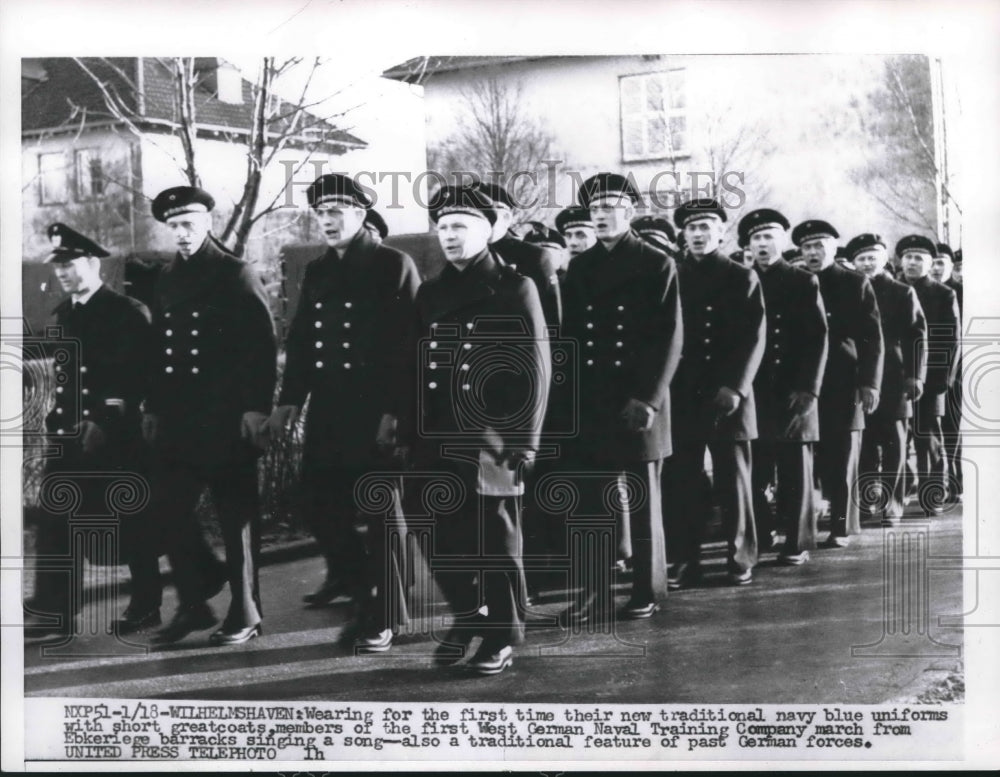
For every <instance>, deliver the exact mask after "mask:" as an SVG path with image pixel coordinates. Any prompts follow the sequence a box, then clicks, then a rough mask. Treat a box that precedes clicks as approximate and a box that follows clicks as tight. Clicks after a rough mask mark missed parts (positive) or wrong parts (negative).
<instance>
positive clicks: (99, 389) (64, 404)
mask: <svg viewBox="0 0 1000 777" xmlns="http://www.w3.org/2000/svg"><path fill="white" fill-rule="evenodd" d="M48 236H49V239H50V241H51V242H52V253H51V254H50V255H49V257H48V258H47V259H46V261H48V262H51V263H52V264H53V267H54V270H55V275H56V279H57V280H58V281H59V284H60V287H61V288H62V290H63V291H64V292H68V293H69V296H68V297H67V298H66V299H65V300H63V301H62V302H61V303H60V304H59V305H58V306H57V307H56V309H55V310H54V311H53V313H54V315H55V324H56V326H58V327H60V329H61V330H62V338H63V340H64V341H66V347H63V346H61V345H60V344H59V343H53V344H51V346H50V347H49V348H48V351H49V355H50V356H51V357H52V358H53V361H54V369H55V375H56V389H55V406H54V407H53V408H52V411H51V412H50V413H49V414H48V416H47V417H46V419H45V426H46V431H47V432H48V434H49V437H50V442H51V443H52V444H54V445H57V446H59V449H60V450H59V455H58V456H56V457H54V458H50V459H48V461H47V464H46V480H48V481H49V483H51V484H53V485H52V486H51V487H52V488H58V487H59V486H58V484H57V481H59V480H61V479H63V478H66V479H67V480H69V481H71V482H72V483H74V485H75V486H76V490H77V491H78V492H79V498H80V502H79V506H78V512H79V513H80V514H81V515H88V514H90V515H101V514H104V513H106V511H107V507H106V500H105V497H106V494H107V493H108V491H109V487H113V481H111V480H109V481H102V480H101V478H100V476H108V477H110V476H112V475H113V474H114V473H122V474H126V473H134V474H135V475H136V476H142V475H143V474H144V469H143V459H144V454H145V451H144V446H143V443H142V437H141V434H140V412H139V404H140V402H141V401H142V395H143V389H144V384H143V379H144V375H145V372H146V370H145V366H144V365H145V361H146V358H147V355H148V352H149V339H150V327H149V311H148V310H147V309H146V307H145V306H144V305H143V304H142V303H140V302H138V301H136V300H134V299H131V298H130V297H126V296H123V295H121V294H118V293H117V292H115V291H112V290H111V289H110V288H108V287H107V286H106V285H104V284H103V282H102V281H101V261H100V259H101V257H104V256H108V252H107V251H105V250H104V249H103V248H101V247H100V246H99V245H97V244H96V243H95V242H93V241H92V240H90V239H89V238H87V237H84V236H83V235H81V234H80V233H79V232H77V231H75V230H74V229H72V228H71V227H68V226H66V225H65V224H58V223H57V224H52V225H51V226H49V228H48ZM42 488H43V499H42V503H43V516H42V519H41V523H40V525H39V527H38V532H37V535H36V553H37V556H38V557H39V559H46V558H47V557H49V558H50V557H59V556H61V557H70V556H72V557H73V569H72V572H71V574H72V576H73V579H72V581H71V580H70V579H69V578H67V577H66V576H65V575H62V574H57V573H53V572H51V571H47V570H43V569H41V568H39V569H37V570H36V573H35V594H34V597H33V599H32V601H31V604H30V609H29V612H27V613H26V616H25V626H26V627H27V631H26V635H27V636H29V637H44V636H63V637H68V636H69V635H70V634H71V632H72V625H73V621H74V619H75V617H76V615H78V608H79V606H80V591H81V588H82V584H83V558H80V557H77V556H76V551H75V549H74V548H72V547H71V541H70V527H69V525H68V523H67V515H66V514H65V513H56V512H54V511H52V510H46V509H44V505H45V504H46V502H47V501H49V500H47V499H46V498H45V497H44V491H45V490H46V489H47V488H49V486H46V485H45V484H44V483H43V486H42ZM133 518H134V521H133ZM141 524H142V520H141V517H135V516H132V517H130V518H128V519H126V524H125V525H123V526H121V527H120V529H121V531H120V533H119V536H118V541H119V545H118V547H119V549H120V555H121V556H124V557H125V558H128V559H130V558H131V557H130V555H129V551H130V549H131V546H132V542H133V540H132V534H133V531H132V530H134V529H136V528H137V527H138V526H141ZM93 560H95V561H97V559H93ZM101 561H103V563H105V564H107V563H111V564H117V563H119V559H118V558H113V559H102V560H101ZM156 593H157V595H156V596H154V597H150V598H148V599H143V598H142V596H141V592H136V591H133V595H132V601H131V603H130V605H129V607H128V608H127V609H126V611H125V615H124V617H123V620H121V621H119V623H118V629H117V630H118V633H119V634H127V633H131V632H135V631H139V630H141V629H145V628H149V627H152V626H156V625H158V624H159V623H160V600H159V596H158V593H159V592H156Z"/></svg>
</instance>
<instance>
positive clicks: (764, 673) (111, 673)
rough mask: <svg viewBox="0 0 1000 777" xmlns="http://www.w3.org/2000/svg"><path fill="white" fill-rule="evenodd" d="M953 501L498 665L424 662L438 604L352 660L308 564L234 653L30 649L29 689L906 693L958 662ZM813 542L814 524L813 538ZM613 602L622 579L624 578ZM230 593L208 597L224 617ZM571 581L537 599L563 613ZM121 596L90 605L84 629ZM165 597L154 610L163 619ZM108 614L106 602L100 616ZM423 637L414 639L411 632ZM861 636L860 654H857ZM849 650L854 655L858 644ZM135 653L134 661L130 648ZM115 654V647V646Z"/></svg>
mask: <svg viewBox="0 0 1000 777" xmlns="http://www.w3.org/2000/svg"><path fill="white" fill-rule="evenodd" d="M961 529H962V516H961V512H960V511H956V512H954V513H952V514H949V515H945V516H943V517H941V518H937V519H934V520H933V521H930V522H926V521H923V520H917V519H910V520H907V521H906V522H904V525H903V527H901V528H900V529H898V530H889V531H885V530H882V529H880V528H874V527H872V528H866V529H865V531H864V533H863V534H862V535H861V536H860V537H857V538H855V542H854V544H853V545H852V546H851V547H850V548H847V549H843V550H818V551H816V552H815V553H814V554H813V560H812V561H811V562H810V563H809V564H807V565H805V566H804V567H801V568H786V567H778V566H776V565H775V564H774V555H773V554H768V555H765V556H764V559H763V561H762V563H761V565H760V566H759V567H758V568H757V571H756V575H755V581H754V583H753V585H751V586H749V587H746V588H730V587H728V586H725V585H723V581H724V575H723V572H724V557H723V556H724V551H723V548H722V546H721V545H716V546H709V547H707V548H706V554H707V555H708V556H709V557H710V566H709V568H708V571H709V572H710V573H712V574H711V575H710V576H709V577H708V578H707V579H706V580H705V583H704V587H702V588H698V589H694V590H689V591H682V592H679V593H676V594H673V593H672V594H671V595H670V597H669V599H668V601H667V603H666V604H665V606H664V608H663V610H662V611H661V612H660V613H659V614H657V615H656V616H655V617H654V618H653V619H651V620H649V621H642V622H623V623H621V624H618V625H617V626H616V627H615V629H614V632H615V633H614V634H613V635H612V634H607V633H597V634H595V633H588V632H581V633H575V634H573V633H571V634H567V633H564V632H560V631H557V630H533V631H531V632H530V633H529V636H528V639H527V643H526V644H525V645H524V646H522V647H521V648H520V649H519V650H518V651H517V653H516V656H515V662H514V666H513V668H512V669H511V670H509V671H507V672H505V673H504V674H503V675H500V676H498V677H493V678H479V677H475V676H472V675H470V674H469V673H468V672H466V671H463V670H462V668H461V666H459V667H454V668H450V669H436V668H433V667H432V666H431V663H430V659H429V655H430V652H431V650H432V649H433V646H434V643H433V641H432V639H431V638H430V636H429V635H428V634H427V633H426V629H427V628H428V626H429V624H430V623H431V622H436V624H437V625H436V626H435V627H434V628H435V629H436V630H437V631H438V632H439V633H440V632H441V631H443V630H444V628H445V627H446V623H447V621H446V620H445V617H446V616H445V613H444V611H443V610H436V611H434V612H432V613H431V616H432V617H430V618H427V619H424V620H422V621H421V622H419V623H418V624H416V625H417V629H416V630H417V633H414V634H411V635H407V636H404V637H401V638H399V639H398V640H397V644H396V645H395V646H394V647H393V649H392V651H391V652H390V653H388V654H383V655H379V656H354V655H353V654H352V653H351V651H350V650H348V649H344V648H340V647H338V646H337V644H336V640H337V636H338V635H339V634H340V632H341V629H342V627H343V626H344V623H345V619H346V617H347V608H346V607H345V606H342V605H338V604H336V603H335V604H334V605H332V606H329V607H325V608H320V609H307V608H305V607H304V606H303V605H301V604H300V598H301V595H302V593H303V592H305V591H308V590H312V588H313V587H314V586H315V584H316V583H317V581H318V580H319V579H320V577H321V574H322V564H323V562H322V561H321V560H320V559H318V558H306V559H299V560H296V561H289V562H285V563H279V564H275V565H272V566H267V567H265V568H264V569H263V570H262V573H261V584H262V591H263V593H264V610H265V613H266V617H265V621H264V624H265V628H266V632H265V635H264V636H263V637H262V638H260V639H257V640H254V641H252V642H250V643H248V644H246V645H242V646H238V647H234V648H224V649H220V648H213V647H210V646H209V645H208V642H207V639H208V634H209V632H207V631H206V632H199V633H197V634H193V635H191V636H189V637H188V638H187V639H186V640H184V641H183V642H182V643H180V644H179V645H178V646H176V647H174V648H172V649H167V650H158V651H153V650H149V649H148V648H146V647H145V646H143V645H139V646H135V645H131V646H127V645H119V644H117V643H116V642H115V640H114V639H113V638H112V637H110V636H94V637H86V638H82V639H79V640H77V641H75V642H74V643H72V644H71V645H69V646H67V647H66V648H64V652H65V651H69V652H71V653H72V655H64V656H43V655H41V651H40V648H39V646H37V645H33V646H26V649H25V678H24V680H25V693H26V694H27V695H34V696H71V697H79V696H89V697H113V698H190V699H220V700H222V699H225V700H235V699H244V700H251V699H256V700H266V699H281V700H358V701H361V700H367V701H410V700H420V701H431V700H440V701H462V702H465V701H481V702H497V701H535V702H577V703H584V702H649V703H654V702H658V703H692V702H706V703H727V702H728V703H749V702H760V703H765V702H766V703H794V702H803V703H823V702H827V703H836V702H840V703H864V704H867V703H879V702H887V701H893V700H897V699H900V698H904V697H906V696H907V695H908V694H912V692H913V691H914V689H918V688H919V687H920V686H921V682H922V678H925V677H927V676H928V674H927V673H928V672H929V671H933V670H943V669H951V668H953V667H955V666H956V665H957V663H958V659H959V658H960V656H961V653H960V647H959V646H960V645H961V644H962V633H961V629H960V628H959V627H956V626H950V625H942V622H939V618H940V617H943V618H944V619H945V621H944V623H948V622H949V621H948V620H947V619H948V618H949V617H954V616H959V615H960V614H961V613H962V612H963V606H962V583H961V572H960V563H959V560H958V558H957V557H958V556H959V555H960V553H961V547H962V536H961ZM821 536H822V535H821ZM616 593H617V596H618V604H619V605H620V604H623V603H624V599H625V596H626V594H627V589H626V587H625V586H619V587H618V588H617V589H616ZM226 596H227V594H225V593H223V594H221V595H220V596H219V597H218V598H217V599H216V600H215V601H214V602H213V604H214V605H215V606H216V609H217V610H218V612H220V613H221V612H223V608H224V607H225V605H226ZM564 604H565V592H557V593H555V594H553V595H551V596H549V597H547V598H546V599H544V600H543V601H542V602H540V603H539V605H538V606H537V607H536V612H537V613H538V614H540V615H545V614H549V615H551V614H554V613H557V612H559V611H560V610H561V609H562V608H563V606H564ZM124 606H125V601H124V599H121V598H119V599H117V600H108V601H106V602H103V603H99V604H96V605H92V606H91V607H89V608H88V610H87V613H86V614H87V616H88V617H89V618H91V619H93V620H92V621H91V622H93V623H100V622H103V621H101V620H100V619H101V618H107V617H112V616H114V615H115V614H116V613H119V612H121V610H122V609H123V608H124ZM174 606H175V599H174V597H173V593H172V591H171V592H168V594H167V596H166V601H165V608H164V614H165V615H169V614H170V613H172V612H173V609H174ZM102 607H106V608H107V609H101V608H102ZM421 629H423V630H424V631H423V632H421V631H420V630H421ZM865 646H867V647H865ZM852 651H853V652H852ZM124 652H128V653H129V654H128V655H123V653H124ZM109 654H117V655H109Z"/></svg>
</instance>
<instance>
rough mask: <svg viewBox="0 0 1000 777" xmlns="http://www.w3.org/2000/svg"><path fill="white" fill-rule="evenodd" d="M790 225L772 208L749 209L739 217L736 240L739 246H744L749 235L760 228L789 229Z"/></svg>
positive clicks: (748, 239) (747, 241) (748, 240)
mask: <svg viewBox="0 0 1000 777" xmlns="http://www.w3.org/2000/svg"><path fill="white" fill-rule="evenodd" d="M791 226H792V225H791V224H789V223H788V219H786V218H785V217H784V216H783V215H782V214H781V213H780V212H778V211H776V210H773V209H772V208H758V209H757V210H752V211H750V212H749V213H748V214H747V215H745V216H744V217H743V218H741V219H740V223H739V226H737V228H736V230H737V233H738V242H739V244H740V246H746V245H747V244H748V243H749V242H750V236H751V235H752V234H754V233H755V232H760V231H761V230H762V229H771V228H773V227H779V228H780V229H789V228H790V227H791Z"/></svg>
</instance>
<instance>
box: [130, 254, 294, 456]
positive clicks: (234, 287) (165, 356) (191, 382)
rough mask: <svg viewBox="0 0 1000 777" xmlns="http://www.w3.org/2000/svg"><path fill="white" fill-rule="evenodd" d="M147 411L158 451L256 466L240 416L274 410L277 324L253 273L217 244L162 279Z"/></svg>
mask: <svg viewBox="0 0 1000 777" xmlns="http://www.w3.org/2000/svg"><path fill="white" fill-rule="evenodd" d="M152 313H153V329H154V346H153V352H152V355H151V358H150V373H149V381H148V392H147V395H146V410H147V412H150V413H153V414H155V415H157V416H158V417H159V427H158V435H157V439H156V443H155V450H156V451H157V453H158V454H159V455H161V456H163V457H164V458H167V459H172V460H175V461H179V462H184V463H188V464H193V465H196V466H201V467H207V468H212V469H214V468H225V467H226V466H227V465H229V464H233V463H238V462H243V461H246V460H248V459H249V460H252V459H253V457H255V456H257V455H259V453H260V451H259V450H258V449H257V448H255V447H254V446H253V445H251V443H250V442H249V441H247V440H244V439H243V438H242V436H241V429H240V427H241V419H242V417H243V414H244V413H246V412H248V411H251V410H255V411H258V412H261V413H264V414H267V413H268V412H270V409H271V402H272V400H273V395H274V384H275V378H276V361H275V357H276V348H275V337H274V325H273V323H272V321H271V314H270V311H269V309H268V305H267V296H266V294H265V292H264V288H263V286H262V285H261V282H260V279H259V278H258V276H257V273H256V271H255V270H254V269H253V268H252V267H250V266H249V265H248V264H246V263H245V262H243V261H242V260H241V259H238V258H237V257H235V256H233V255H232V254H230V253H229V252H227V251H226V250H225V249H224V247H222V245H221V244H220V243H218V242H217V241H216V240H215V239H214V238H213V237H211V236H209V237H208V238H206V240H205V242H204V244H202V246H201V248H199V249H198V251H196V252H195V253H194V254H192V255H191V256H190V257H189V258H188V259H187V260H184V259H183V258H181V256H180V255H179V254H178V255H176V256H175V257H174V259H173V260H172V261H171V263H170V264H169V265H167V266H166V267H165V268H164V269H163V271H162V272H161V273H160V277H159V278H158V279H157V282H156V288H155V290H154V296H153V306H152Z"/></svg>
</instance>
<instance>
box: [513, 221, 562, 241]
mask: <svg viewBox="0 0 1000 777" xmlns="http://www.w3.org/2000/svg"><path fill="white" fill-rule="evenodd" d="M529 224H531V229H529V230H528V231H527V232H525V233H524V235H523V236H522V237H521V239H522V240H523V241H524V242H525V243H531V244H533V245H537V246H552V247H554V248H555V247H558V248H565V247H566V239H565V238H564V237H563V236H562V235H561V234H560V233H558V232H556V230H554V229H549V228H548V227H547V226H545V225H544V224H540V223H538V222H537V221H532V222H529Z"/></svg>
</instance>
